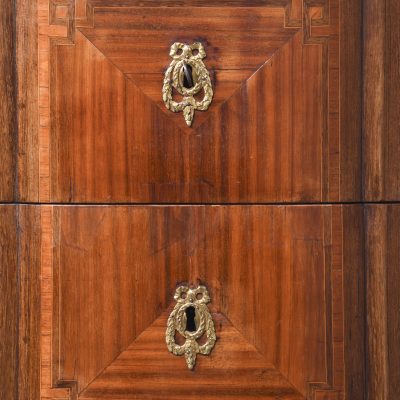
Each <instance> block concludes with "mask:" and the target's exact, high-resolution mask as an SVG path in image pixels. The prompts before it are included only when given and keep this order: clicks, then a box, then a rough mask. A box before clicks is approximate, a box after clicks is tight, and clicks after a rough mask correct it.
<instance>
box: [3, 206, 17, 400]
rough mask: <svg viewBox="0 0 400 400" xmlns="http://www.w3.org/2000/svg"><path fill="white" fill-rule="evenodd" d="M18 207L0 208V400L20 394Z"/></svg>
mask: <svg viewBox="0 0 400 400" xmlns="http://www.w3.org/2000/svg"><path fill="white" fill-rule="evenodd" d="M16 212H17V211H16V207H14V206H4V205H2V206H0V293H1V301H0V367H1V373H0V398H2V399H12V400H16V398H17V397H16V396H17V394H18V322H19V318H18V313H19V310H18V258H17V257H18V256H17V254H18V238H17V219H16Z"/></svg>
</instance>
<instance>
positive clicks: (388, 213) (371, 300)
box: [366, 205, 400, 400]
mask: <svg viewBox="0 0 400 400" xmlns="http://www.w3.org/2000/svg"><path fill="white" fill-rule="evenodd" d="M366 221H367V230H366V257H367V318H368V319H367V323H368V324H367V328H368V331H367V334H368V341H367V344H368V358H367V373H368V375H367V376H368V399H370V400H372V399H395V398H398V397H399V396H400V384H399V382H400V379H399V378H400V376H399V370H400V368H399V367H400V364H399V360H400V351H399V346H398V343H399V340H400V336H399V332H400V314H399V308H400V300H399V295H398V287H399V285H400V272H399V263H400V235H399V229H398V227H399V223H400V207H399V206H398V205H374V206H372V205H371V206H367V212H366Z"/></svg>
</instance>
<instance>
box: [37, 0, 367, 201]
mask: <svg viewBox="0 0 400 400" xmlns="http://www.w3.org/2000/svg"><path fill="white" fill-rule="evenodd" d="M38 1H39V2H38V9H39V15H40V23H39V25H40V26H39V48H40V52H39V72H40V88H41V89H40V90H39V94H40V95H39V105H40V110H41V111H40V118H41V122H40V127H39V156H38V157H39V167H40V172H39V174H40V183H39V187H40V192H41V195H40V196H39V198H40V199H41V201H44V202H49V201H56V202H95V203H121V202H122V203H130V202H140V203H151V202H161V203H165V202H167V203H170V202H171V203H182V202H191V203H193V202H195V203H199V202H204V203H212V202H218V203H237V202H244V203H245V202H249V203H250V202H257V203H259V202H303V201H304V202H310V201H311V202H319V201H341V200H349V201H354V200H356V199H358V198H359V188H360V185H359V183H357V182H359V179H358V180H357V178H359V173H360V168H359V167H360V157H361V154H360V142H359V140H358V138H359V136H358V135H359V133H360V130H359V129H358V130H357V129H356V128H357V123H358V122H357V121H358V120H357V119H354V118H353V119H352V118H351V116H350V115H349V114H348V113H347V110H348V107H347V106H344V107H342V94H341V93H342V92H343V93H344V94H345V96H343V98H345V99H355V101H357V100H356V99H357V96H359V92H357V90H359V89H360V87H359V85H357V80H356V81H354V79H352V80H351V79H350V78H349V76H350V75H352V74H353V71H354V69H355V68H357V65H359V64H357V63H358V62H359V55H360V54H359V53H357V54H356V55H354V54H353V56H352V57H348V56H347V54H349V53H350V52H351V51H352V50H354V49H356V47H357V43H358V42H357V40H354V39H353V31H352V32H349V31H348V30H346V29H345V27H344V26H342V25H341V23H340V21H341V19H343V20H344V21H346V17H348V18H349V20H350V19H353V18H354V19H357V18H359V17H360V15H358V14H357V12H356V11H354V10H353V9H352V8H351V7H350V6H346V7H343V8H339V1H337V0H334V1H331V2H329V4H328V2H325V1H321V2H318V3H312V2H311V3H307V4H306V6H305V7H303V2H302V1H297V0H296V1H292V2H290V1H265V2H250V3H249V2H247V3H246V4H247V5H248V7H245V3H244V2H240V1H239V2H224V3H223V4H220V5H219V6H218V7H217V6H215V4H208V3H202V5H201V6H199V3H198V2H190V1H189V2H185V3H182V2H173V1H172V2H166V3H165V4H164V6H165V7H162V8H160V7H157V6H156V3H154V2H137V1H136V2H135V1H122V2H113V3H112V4H111V3H110V2H107V1H106V0H102V1H97V0H96V1H90V2H85V1H81V0H80V1H76V2H72V3H70V2H65V3H59V2H58V3H51V7H50V8H49V7H48V1H47V0H38ZM182 4H185V5H187V7H185V8H182V7H181V5H182ZM146 7H147V8H146ZM74 16H75V17H74ZM143 17H144V18H145V19H143ZM339 17H340V18H339ZM179 18H180V19H179ZM222 20H223V21H224V24H221V21H222ZM142 21H145V23H143V22H142ZM174 21H179V22H176V23H175V24H174ZM357 21H358V20H357ZM265 26H268V29H265ZM357 26H359V25H357V24H356V27H355V28H354V31H355V32H356V30H357ZM154 27H156V28H157V29H154ZM221 27H223V28H221ZM137 35H139V36H141V37H142V38H145V40H141V41H137V40H135V38H136V37H137ZM303 35H304V37H303ZM203 36H204V37H203ZM340 37H342V38H343V40H341V41H339V38H340ZM192 38H200V39H201V40H204V41H205V43H206V47H207V49H206V51H207V59H206V64H207V66H208V68H209V69H210V71H211V73H212V76H213V79H214V86H215V89H216V90H215V102H214V105H213V106H212V107H211V109H210V110H209V112H208V113H198V114H199V117H198V121H197V123H195V125H194V129H191V130H190V129H188V128H186V127H185V126H184V123H183V119H182V116H181V115H175V114H173V113H170V112H168V111H167V110H165V108H164V106H163V105H162V104H161V102H160V98H161V96H160V93H159V90H160V89H159V87H160V82H162V77H163V71H164V69H165V68H166V66H167V65H168V64H169V57H168V49H169V46H170V45H171V43H172V42H173V41H175V40H185V41H188V40H189V39H190V40H191V39H192ZM49 39H50V44H49ZM303 41H304V42H303ZM73 43H74V46H72V44H73ZM339 43H341V44H340V46H341V47H340V46H339ZM68 44H71V46H69V45H68ZM292 52H293V54H292ZM340 54H342V56H341V57H339V56H340ZM133 55H134V56H133ZM343 60H345V61H343ZM346 60H352V61H346ZM340 63H341V64H340ZM263 64H264V65H263ZM87 71H91V72H90V74H89V73H87ZM342 72H343V73H342ZM252 74H253V75H252ZM250 77H251V78H250ZM249 78H250V79H249ZM65 82H69V84H68V85H66V84H65ZM99 82H101V84H100V83H99ZM111 82H113V83H115V85H114V84H113V85H110V83H111ZM340 85H342V86H341V90H339V88H340ZM83 88H85V89H83ZM247 92H249V93H247ZM351 96H353V97H351ZM71 99H74V100H73V101H71ZM106 99H107V100H106ZM299 99H300V100H299ZM352 102H353V101H352ZM344 104H346V103H345V100H344ZM353 104H354V102H353ZM50 108H51V110H52V111H51V112H50ZM238 115H239V116H240V117H241V121H240V122H239V118H238ZM342 115H343V118H342ZM138 116H140V118H139V117H138ZM255 116H257V118H256V117H255ZM227 121H228V122H229V123H228V122H227ZM196 124H197V125H196ZM342 129H343V132H344V134H342V133H340V131H341V130H342ZM82 132H84V134H82ZM353 155H354V157H352V156H353ZM260 171H267V173H261V172H260Z"/></svg>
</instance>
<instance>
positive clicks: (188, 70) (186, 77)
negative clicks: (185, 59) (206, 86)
mask: <svg viewBox="0 0 400 400" xmlns="http://www.w3.org/2000/svg"><path fill="white" fill-rule="evenodd" d="M183 86H184V87H185V88H186V89H191V88H192V87H193V86H194V82H193V69H192V66H191V65H189V64H186V63H184V64H183Z"/></svg>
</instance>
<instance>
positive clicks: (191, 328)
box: [185, 307, 197, 332]
mask: <svg viewBox="0 0 400 400" xmlns="http://www.w3.org/2000/svg"><path fill="white" fill-rule="evenodd" d="M185 313H186V330H187V331H188V332H196V330H197V328H196V321H195V317H196V310H195V308H194V307H188V308H187V309H186V311H185Z"/></svg>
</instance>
